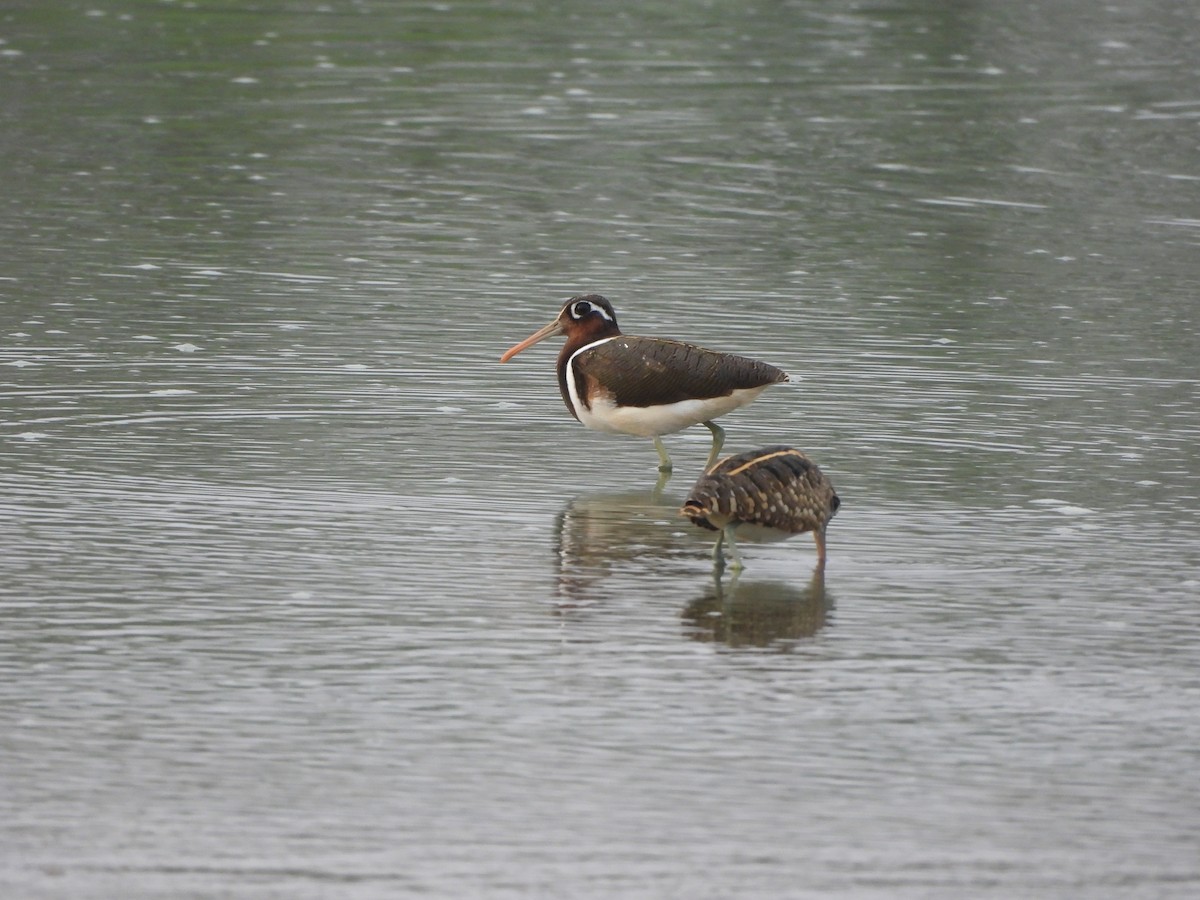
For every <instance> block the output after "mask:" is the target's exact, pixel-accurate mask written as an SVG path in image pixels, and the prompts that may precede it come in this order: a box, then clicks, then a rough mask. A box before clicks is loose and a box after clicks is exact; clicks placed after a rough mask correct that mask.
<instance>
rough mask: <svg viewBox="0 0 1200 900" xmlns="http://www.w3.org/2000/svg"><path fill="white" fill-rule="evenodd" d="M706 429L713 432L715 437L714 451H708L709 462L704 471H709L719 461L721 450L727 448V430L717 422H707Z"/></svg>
mask: <svg viewBox="0 0 1200 900" xmlns="http://www.w3.org/2000/svg"><path fill="white" fill-rule="evenodd" d="M704 427H705V428H707V429H708V430H709V431H711V432H712V436H713V442H712V449H711V450H709V451H708V462H706V463H705V464H704V470H705V471H708V469H709V468H710V467H711V466H712V464H713V463H715V462H716V461H717V454H719V453H720V452H721V448H722V447H723V446H725V429H724V428H722V427H721V426H720V425H718V424H717V423H716V422H705V423H704Z"/></svg>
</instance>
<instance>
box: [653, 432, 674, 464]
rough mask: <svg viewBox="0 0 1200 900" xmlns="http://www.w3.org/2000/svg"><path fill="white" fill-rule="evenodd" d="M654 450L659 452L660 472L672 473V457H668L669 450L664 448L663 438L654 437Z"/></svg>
mask: <svg viewBox="0 0 1200 900" xmlns="http://www.w3.org/2000/svg"><path fill="white" fill-rule="evenodd" d="M654 449H655V450H657V451H658V471H660V472H670V471H671V457H669V456H667V448H666V447H664V446H663V442H662V438H660V437H659V436H658V435H657V434H656V435H655V436H654Z"/></svg>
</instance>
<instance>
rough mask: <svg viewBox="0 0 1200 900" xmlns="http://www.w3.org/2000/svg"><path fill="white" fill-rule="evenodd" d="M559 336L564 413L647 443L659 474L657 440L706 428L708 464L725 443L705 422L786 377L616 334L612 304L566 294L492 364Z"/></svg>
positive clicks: (685, 347) (662, 456) (699, 350)
mask: <svg viewBox="0 0 1200 900" xmlns="http://www.w3.org/2000/svg"><path fill="white" fill-rule="evenodd" d="M560 334H565V335H566V336H567V340H566V343H565V344H563V348H562V350H561V351H559V354H558V387H559V390H560V391H561V392H562V397H563V402H565V403H566V404H567V409H569V410H570V411H571V415H573V416H574V417H575V418H576V419H578V420H579V421H580V422H582V423H583V424H584V425H586V426H587V427H588V428H594V429H595V430H597V431H607V432H610V433H613V434H634V435H638V436H639V437H649V438H654V447H655V449H656V450H657V451H658V459H659V463H660V465H659V467H658V468H659V471H661V472H670V471H671V457H669V456H668V455H667V450H666V448H665V447H664V446H663V443H662V439H661V437H660V435H664V434H672V433H673V432H676V431H682V430H683V429H684V428H688V427H689V426H692V425H701V424H702V425H704V426H706V427H707V428H708V430H709V431H711V432H712V436H713V443H712V451H711V452H710V453H709V455H708V462H707V463H705V466H706V467H707V466H710V465H712V463H713V461H714V460H715V459H716V458H717V454H718V453H720V452H721V445H722V444H723V443H724V442H725V431H724V429H723V428H721V426H719V425H717V424H716V423H715V422H713V419H715V418H717V417H718V416H723V415H725V414H726V413H727V412H732V411H733V410H735V409H737V408H738V407H739V406H745V405H746V404H747V403H749V402H750V401H751V400H753V399H754V398H756V397H757V396H758V395H759V394H761V393H762V392H763V391H764V390H765V389H766V388H767V387H768V386H769V385H772V384H779V383H780V382H783V381H787V380H788V377H787V375H786V374H785V373H784V372H782V371H780V370H779V369H777V368H775V367H774V366H770V365H767V364H766V363H763V362H758V361H757V360H753V359H746V358H745V357H743V356H733V355H731V354H729V353H717V352H716V351H714V350H705V349H704V348H703V347H697V346H694V345H693V344H682V343H680V342H679V341H668V340H664V339H662V338H646V337H633V336H632V335H628V334H622V333H621V329H620V328H618V327H617V314H616V313H615V312H614V311H613V307H612V304H611V303H609V302H608V301H607V300H606V299H605V298H603V297H601V296H600V295H599V294H584V295H581V296H579V297H572V298H571V299H570V300H568V301H567V302H566V303H565V304H563V308H562V311H561V312H559V314H558V318H556V319H555V320H554V321H553V322H551V323H550V324H549V325H547V326H546V327H544V328H541V329H539V330H538V331H535V332H534V333H533V334H531V335H530V336H529V337H527V338H525V340H523V341H521V343H519V344H517V345H515V346H513V347H510V348H509V349H508V350H506V351H505V352H504V355H503V356H501V357H500V362H502V363H504V362H508V361H509V360H510V359H512V358H513V357H514V356H516V355H517V354H518V353H520V352H521V351H522V350H524V349H526V348H528V347H532V346H533V345H534V344H536V343H537V342H538V341H541V340H544V339H545V338H548V337H554V336H555V335H560Z"/></svg>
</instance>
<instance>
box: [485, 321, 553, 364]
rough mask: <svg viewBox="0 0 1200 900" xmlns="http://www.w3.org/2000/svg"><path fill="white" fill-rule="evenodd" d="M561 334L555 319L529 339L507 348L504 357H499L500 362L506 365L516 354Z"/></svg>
mask: <svg viewBox="0 0 1200 900" xmlns="http://www.w3.org/2000/svg"><path fill="white" fill-rule="evenodd" d="M562 333H563V329H562V325H560V324H559V321H558V319H555V320H554V321H553V322H551V323H550V324H549V325H547V326H546V327H545V328H539V329H538V330H537V331H535V332H534V333H533V334H531V335H530V336H529V337H527V338H525V340H523V341H521V343H519V344H516V345H514V346H512V347H509V348H508V349H507V350H505V351H504V355H503V356H501V357H500V362H502V363H506V362H508V361H509V360H510V359H512V358H513V357H514V356H516V355H517V354H518V353H520V352H521V351H522V350H527V349H529V348H530V347H532V346H533V345H534V344H536V343H537V342H538V341H544V340H545V339H546V338H548V337H554V336H555V335H557V334H562Z"/></svg>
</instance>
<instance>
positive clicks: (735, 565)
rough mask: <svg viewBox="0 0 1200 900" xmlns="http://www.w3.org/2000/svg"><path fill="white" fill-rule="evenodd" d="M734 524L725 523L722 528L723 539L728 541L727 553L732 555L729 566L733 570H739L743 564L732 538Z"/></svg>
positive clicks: (742, 567)
mask: <svg viewBox="0 0 1200 900" xmlns="http://www.w3.org/2000/svg"><path fill="white" fill-rule="evenodd" d="M734 527H735V526H733V525H726V526H725V529H724V534H725V539H726V540H727V541H728V542H729V555H730V556H732V557H733V562H732V563H730V565H729V568H731V569H732V570H733V571H735V572H740V571H742V569H744V568H745V566H743V565H742V554H740V553H738V548H737V542H736V541H734V539H733V529H734Z"/></svg>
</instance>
